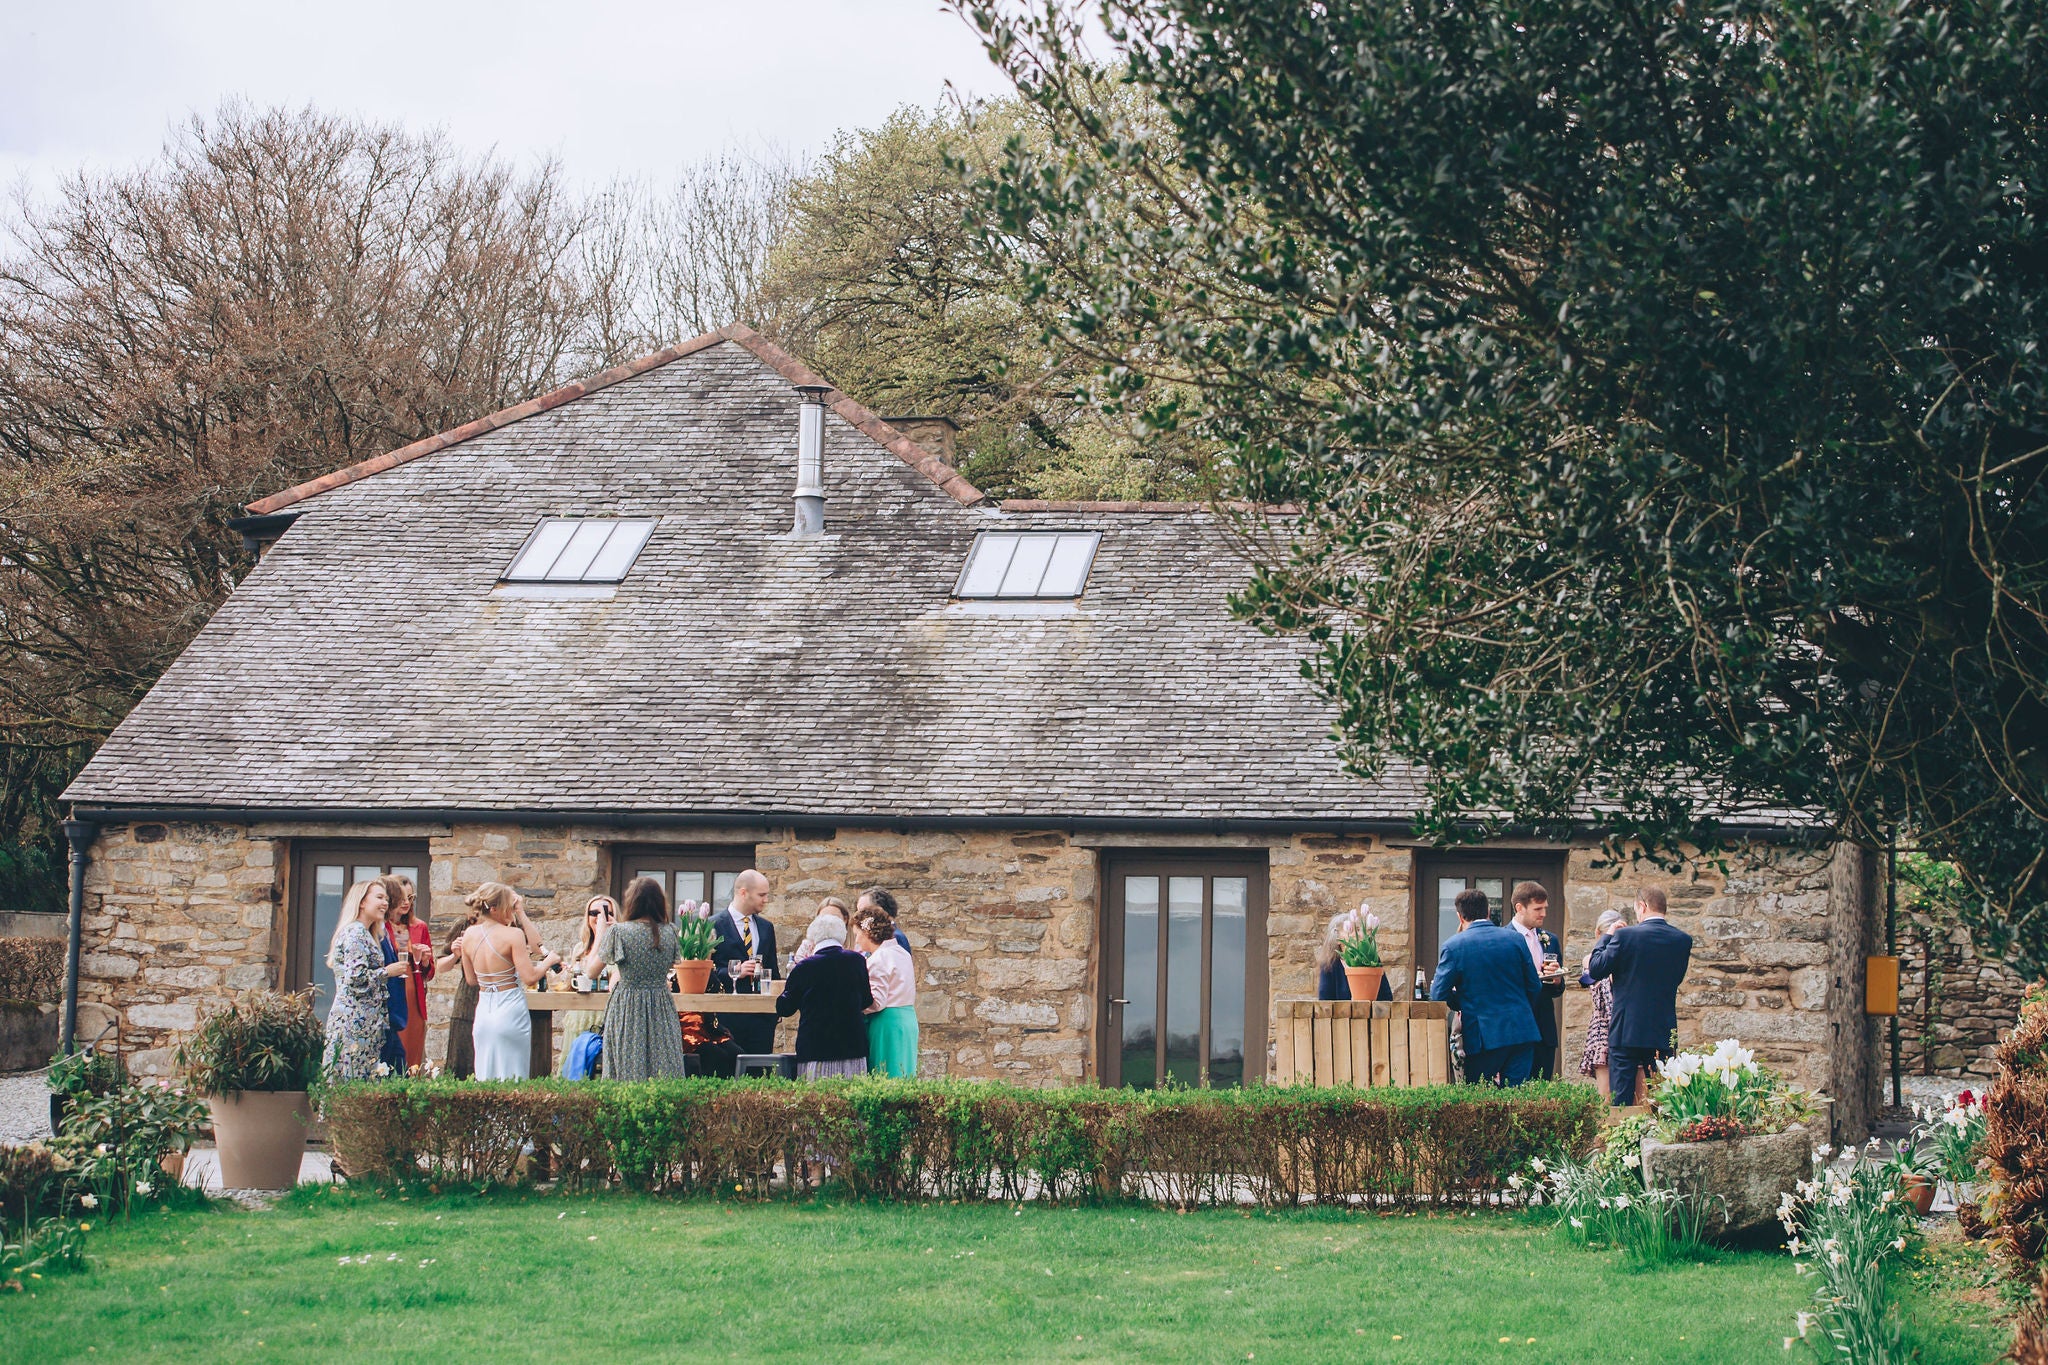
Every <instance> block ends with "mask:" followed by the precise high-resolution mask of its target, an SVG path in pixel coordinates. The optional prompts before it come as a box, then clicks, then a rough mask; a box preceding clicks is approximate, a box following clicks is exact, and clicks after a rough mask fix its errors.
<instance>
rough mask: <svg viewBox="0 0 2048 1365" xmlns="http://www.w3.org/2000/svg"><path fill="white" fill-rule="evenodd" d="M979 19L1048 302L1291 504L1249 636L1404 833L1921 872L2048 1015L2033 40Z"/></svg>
mask: <svg viewBox="0 0 2048 1365" xmlns="http://www.w3.org/2000/svg"><path fill="white" fill-rule="evenodd" d="M964 8H965V9H966V10H967V12H968V13H969V16H970V18H971V19H972V20H973V21H974V22H975V23H976V24H977V25H978V26H979V28H980V29H981V31H982V32H983V33H984V35H985V37H986V40H987V43H988V47H989V51H990V53H991V55H992V56H993V57H994V58H995V59H996V60H997V61H998V62H1000V63H1001V64H1002V65H1003V66H1004V67H1005V68H1006V70H1007V71H1008V72H1009V73H1010V75H1011V77H1012V78H1013V80H1014V81H1015V83H1016V85H1017V88H1018V90H1019V92H1020V94H1021V96H1022V97H1023V98H1025V99H1027V100H1028V101H1029V102H1031V103H1032V104H1033V105H1034V106H1035V107H1036V108H1038V109H1039V110H1040V111H1042V113H1043V115H1044V118H1045V121H1046V125H1047V127H1048V129H1049V130H1050V137H1049V139H1048V141H1046V142H1045V143H1044V144H1042V145H1034V144H1032V143H1030V142H1028V141H1026V140H1023V139H1013V140H1012V141H1011V142H1010V144H1009V145H1008V148H1007V150H1006V157H1005V160H1004V163H1003V164H1002V165H1001V166H1000V167H999V168H998V169H997V170H996V171H995V172H993V173H992V174H990V175H988V176H986V177H985V178H984V179H983V182H982V184H981V187H980V193H981V196H982V199H983V202H984V204H985V205H986V206H987V209H988V212H989V213H990V214H991V215H992V216H993V217H994V218H995V219H996V220H997V223H998V226H999V230H1000V231H1001V232H1003V233H1005V234H1007V235H1009V236H1010V237H1011V238H1013V239H1015V240H1017V241H1019V242H1021V243H1024V244H1026V250H1024V251H1023V252H1022V253H1021V255H1022V259H1023V260H1025V261H1026V263H1027V289H1028V290H1029V291H1030V292H1031V293H1033V294H1034V295H1037V296H1041V297H1043V298H1045V299H1046V300H1047V301H1048V305H1049V307H1050V309H1051V311H1052V314H1053V315H1054V316H1055V317H1056V318H1057V319H1058V320H1059V321H1060V324H1061V326H1062V327H1063V329H1064V330H1065V331H1066V333H1067V334H1068V336H1069V337H1070V338H1071V339H1072V340H1073V341H1074V343H1075V344H1076V345H1081V346H1087V347H1089V348H1092V349H1093V350H1095V351H1097V352H1098V353H1100V354H1102V355H1103V356H1104V357H1105V369H1104V374H1105V376H1106V378H1107V380H1108V381H1109V383H1110V385H1111V397H1112V398H1114V399H1115V400H1116V401H1117V402H1119V403H1121V404H1122V405H1124V406H1125V407H1126V408H1129V407H1131V406H1133V405H1147V404H1149V407H1147V409H1146V411H1147V416H1148V418H1149V420H1150V421H1151V422H1152V424H1154V425H1156V426H1159V427H1162V428H1173V429H1176V430H1181V431H1188V432H1193V433H1194V434H1196V435H1197V436H1198V437H1200V438H1202V439H1207V440H1214V441H1216V442H1218V443H1220V444H1221V445H1222V447H1223V448H1224V449H1225V451H1226V452H1227V456H1226V461H1227V471H1228V472H1227V476H1226V483H1227V485H1228V487H1229V490H1230V491H1231V492H1233V493H1235V494H1237V495H1239V496H1241V497H1244V498H1248V499H1252V500H1255V501H1258V502H1262V503H1285V504H1293V505H1295V506H1296V507H1298V509H1299V516H1298V518H1294V519H1292V520H1286V521H1282V522H1279V523H1278V524H1277V525H1275V524H1274V523H1272V522H1269V521H1267V520H1266V519H1258V520H1256V521H1254V520H1252V519H1247V522H1246V526H1245V530H1246V534H1247V536H1248V537H1249V538H1250V539H1251V543H1252V548H1253V549H1254V552H1255V555H1256V556H1257V558H1258V560H1259V562H1260V564H1261V568H1260V569H1259V571H1258V573H1257V575H1256V577H1255V578H1254V580H1253V582H1252V583H1251V585H1250V587H1249V588H1248V589H1247V590H1246V591H1245V592H1244V593H1243V594H1242V596H1241V598H1240V599H1239V601H1238V606H1239V608H1240V610H1241V611H1242V612H1243V614H1244V615H1246V616H1247V617H1249V618H1250V619H1252V620H1254V621H1256V622H1258V623H1259V624H1261V625H1262V626H1264V627H1267V628H1269V629H1273V630H1282V631H1299V632H1305V633H1306V634H1307V635H1309V636H1310V637H1311V638H1312V639H1313V640H1314V641H1315V642H1316V643H1317V644H1318V646H1319V648H1318V649H1317V650H1316V652H1315V655H1314V657H1313V660H1312V662H1311V664H1310V665H1309V668H1310V674H1311V676H1312V678H1313V679H1314V680H1315V682H1316V683H1317V684H1318V685H1319V686H1320V687H1321V688H1322V689H1323V690H1324V691H1325V692H1326V693H1327V694H1328V696H1329V697H1330V698H1331V699H1332V700H1333V701H1334V702H1335V704H1336V708H1337V717H1338V719H1337V724H1338V730H1339V734H1340V737H1341V739H1342V741H1343V743H1344V745H1345V750H1346V753H1347V756H1348V758H1349V760H1350V761H1351V762H1352V763H1353V764H1354V766H1355V767H1356V768H1357V769H1358V770H1360V771H1361V772H1367V773H1370V772H1373V771H1375V770H1377V769H1378V768H1380V767H1381V766H1382V765H1383V764H1385V763H1386V762H1387V761H1389V759H1392V758H1402V759H1408V760H1413V761H1417V762H1419V763H1421V764H1423V765H1425V767H1426V771H1427V784H1428V785H1427V810H1426V812H1425V814H1424V816H1423V818H1422V825H1423V828H1424V829H1425V830H1426V831H1427V832H1430V833H1433V834H1436V835H1439V836H1446V837H1451V836H1460V835H1464V836H1469V835H1470V834H1471V833H1472V832H1473V831H1474V830H1482V831H1483V830H1486V829H1492V828H1498V827H1500V826H1502V825H1504V824H1510V823H1511V824H1514V825H1518V826H1523V827H1528V828H1532V829H1534V830H1537V831H1540V832H1544V833H1551V834H1561V833H1563V832H1565V831H1566V830H1569V829H1574V828H1582V827H1584V826H1586V825H1588V824H1597V825H1599V826H1601V827H1603V828H1605V829H1608V830H1611V831H1612V832H1613V834H1614V836H1615V840H1616V844H1617V847H1619V845H1620V843H1621V842H1623V841H1640V842H1641V844H1642V845H1643V846H1645V847H1647V848H1648V849H1649V850H1651V851H1652V852H1653V854H1655V855H1657V856H1660V857H1664V858H1672V857H1675V856H1677V855H1678V854H1679V853H1680V852H1681V851H1682V850H1684V849H1686V848H1688V847H1699V846H1712V845H1714V844H1715V843H1717V842H1719V841H1724V840H1725V839H1726V838H1728V837H1729V832H1730V830H1731V827H1732V826H1734V825H1736V824H1737V823H1738V822H1741V821H1764V822H1776V823H1789V822H1797V821H1803V820H1807V819H1813V820H1817V821H1819V822H1820V823H1822V824H1825V825H1827V826H1830V827H1832V828H1833V829H1834V830H1835V831H1836V832H1838V833H1839V834H1840V835H1842V836H1844V837H1847V838H1850V839H1855V840H1860V841H1865V842H1871V843H1875V842H1881V841H1882V840H1884V839H1885V838H1886V837H1888V836H1889V835H1890V834H1891V833H1892V832H1893V831H1894V830H1904V831H1907V832H1908V834H1909V835H1910V837H1911V838H1912V839H1913V840H1914V841H1915V842H1917V843H1918V844H1919V845H1920V846H1922V847H1924V848H1926V849H1928V850H1929V851H1930V852H1931V853H1933V854H1934V855H1936V856H1938V857H1940V858H1943V859H1947V860H1950V861H1952V862H1954V863H1955V865H1956V866H1957V867H1958V868H1959V869H1961V871H1962V872H1963V874H1964V875H1965V876H1966V877H1967V878H1968V879H1969V882H1970V884H1971V886H1972V888H1973V891H1974V897H1973V899H1972V901H1971V906H1972V908H1971V911H1970V916H1969V918H1970V920H1971V928H1972V929H1973V930H1974V931H1975V932H1976V934H1977V940H1978V942H1979V943H1980V944H1983V945H1985V946H1986V947H1988V948H1991V949H1994V950H1997V949H2004V950H2006V951H2008V952H2009V953H2010V954H2011V956H2012V958H2013V960H2014V961H2015V962H2016V963H2018V964H2020V965H2022V966H2024V967H2026V968H2028V969H2030V970H2033V971H2040V970H2042V969H2043V968H2044V967H2048V909H2044V905H2048V867H2044V866H2043V857H2044V853H2043V850H2044V847H2048V747H2044V746H2048V615H2044V602H2043V586H2044V579H2048V489H2044V488H2043V476H2044V472H2048V404H2044V398H2043V392H2044V381H2048V362H2044V356H2043V351H2042V348H2041V344H2040V343H2041V337H2042V335H2043V331H2044V302H2048V297H2044V290H2048V241H2044V237H2043V231H2042V219H2041V200H2040V197H2039V196H2040V194H2041V187H2042V186H2043V185H2048V156H2044V149H2048V142H2044V130H2048V121H2044V120H2048V27H2044V22H2048V21H2044V10H2043V6H2042V5H2041V4H2040V3H2038V0H2009V2H2007V0H1950V2H1949V3H1911V2H1908V0H1888V2H1885V3H1870V0H1762V2H1759V3H1718V4H1708V5H1684V6H1680V5H1655V4H1642V3H1633V2H1632V0H1546V3H1542V4H1535V3H1528V2H1527V0H1474V2H1473V3H1460V4H1448V3H1430V2H1429V0H1332V3H1329V4H1324V5H1314V6H1310V5H1302V4H1300V3H1298V0H1233V3H1231V4H1227V5H1226V4H1218V3H1213V2H1211V3H1204V2H1203V0H1108V3H1106V4H1105V5H1103V7H1102V10H1101V18H1100V23H1099V26H1098V27H1097V29H1096V31H1097V32H1098V33H1101V32H1106V33H1107V34H1108V36H1109V40H1110V43H1111V44H1112V47H1113V49H1114V50H1113V52H1112V53H1110V54H1109V58H1108V60H1107V61H1102V60H1098V59H1096V58H1093V57H1091V55H1090V53H1089V51H1088V50H1087V42H1086V37H1085V35H1084V32H1083V29H1082V26H1081V24H1080V22H1079V20H1078V19H1077V17H1076V16H1075V15H1074V14H1072V13H1070V12H1069V11H1068V10H1066V9H1065V8H1063V7H1061V6H1060V5H1059V4H1058V3H1056V2H1055V3H1053V4H1052V5H1050V6H1049V7H1047V8H1043V9H1025V10H1018V9H1015V8H1013V7H1011V6H1008V5H1001V4H995V3H982V4H975V3H968V4H966V5H964ZM1112 81H1114V82H1120V83H1122V84H1124V85H1127V86H1130V87H1133V88H1135V89H1136V90H1138V91H1140V92H1142V94H1143V96H1144V97H1145V100H1146V102H1147V103H1148V104H1150V105H1152V106H1155V107H1156V108H1158V109H1159V110H1161V111H1163V115H1164V119H1165V121H1166V123H1167V124H1168V125H1169V127H1168V129H1167V131H1165V132H1163V133H1162V132H1161V131H1160V130H1158V129H1157V128H1156V127H1154V126H1148V125H1147V124H1146V123H1144V122H1143V121H1141V120H1138V119H1134V118H1131V117H1130V116H1129V115H1128V113H1127V112H1126V110H1127V108H1128V106H1127V105H1119V104H1117V103H1115V102H1112V101H1109V100H1106V99H1105V98H1104V94H1103V92H1104V90H1105V87H1106V86H1107V85H1108V84H1109V83H1110V82H1112ZM1168 209H1170V210H1171V211H1167V210H1168Z"/></svg>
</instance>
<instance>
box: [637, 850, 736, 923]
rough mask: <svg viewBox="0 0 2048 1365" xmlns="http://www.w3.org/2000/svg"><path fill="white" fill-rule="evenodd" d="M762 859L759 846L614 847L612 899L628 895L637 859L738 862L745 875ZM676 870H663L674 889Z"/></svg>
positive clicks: (707, 869) (692, 869) (708, 869)
mask: <svg viewBox="0 0 2048 1365" xmlns="http://www.w3.org/2000/svg"><path fill="white" fill-rule="evenodd" d="M759 856H760V855H759V846H758V845H756V844H706V843H689V844H655V843H631V844H613V845H612V847H611V857H612V869H611V877H610V885H611V889H612V890H611V895H612V899H613V900H615V901H616V900H618V899H619V898H620V897H621V896H624V895H625V894H626V883H627V881H628V880H630V879H629V878H628V876H627V873H628V871H629V870H630V868H631V864H632V863H633V862H634V861H636V860H638V861H641V862H653V861H657V860H665V861H669V862H678V863H687V862H702V863H718V862H737V863H741V864H743V866H741V867H738V868H734V869H732V870H733V871H737V872H743V871H745V870H746V869H747V868H750V867H755V866H758V863H759ZM677 870H678V869H676V868H673V867H670V868H664V869H663V871H665V872H667V873H669V884H670V885H671V886H673V885H674V884H675V873H676V871H677ZM681 870H682V871H685V872H705V873H710V872H722V871H725V870H726V869H724V868H712V867H702V868H697V867H686V868H683V869H681ZM670 899H671V900H673V899H674V897H673V896H671V897H670ZM669 911H670V913H674V911H675V906H674V905H670V906H669Z"/></svg>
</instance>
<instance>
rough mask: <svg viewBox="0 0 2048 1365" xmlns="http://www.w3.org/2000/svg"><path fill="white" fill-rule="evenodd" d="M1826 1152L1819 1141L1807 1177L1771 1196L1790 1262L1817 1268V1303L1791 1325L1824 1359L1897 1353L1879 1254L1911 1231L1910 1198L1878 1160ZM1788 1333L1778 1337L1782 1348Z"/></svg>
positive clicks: (1901, 1245) (1874, 1359)
mask: <svg viewBox="0 0 2048 1365" xmlns="http://www.w3.org/2000/svg"><path fill="white" fill-rule="evenodd" d="M1828 1154H1829V1149H1828V1148H1826V1147H1822V1148H1820V1149H1819V1150H1818V1151H1817V1152H1815V1153H1814V1157H1813V1160H1814V1174H1813V1179H1811V1180H1801V1181H1798V1182H1797V1184H1796V1190H1795V1191H1787V1192H1786V1193H1785V1195H1784V1196H1783V1197H1782V1198H1781V1199H1780V1200H1779V1201H1778V1221H1779V1222H1780V1223H1783V1224H1784V1225H1785V1232H1786V1234H1787V1236H1788V1239H1789V1240H1788V1241H1787V1243H1786V1249H1787V1250H1789V1251H1790V1252H1791V1253H1792V1262H1793V1268H1794V1269H1795V1270H1797V1271H1798V1273H1799V1274H1801V1275H1809V1274H1814V1275H1818V1276H1819V1283H1818V1284H1817V1285H1816V1286H1815V1288H1814V1292H1813V1297H1814V1302H1815V1304H1816V1306H1817V1308H1818V1310H1819V1311H1817V1312H1803V1311H1802V1312H1801V1313H1800V1314H1799V1316H1798V1319H1797V1321H1796V1323H1795V1326H1796V1327H1797V1328H1798V1333H1799V1336H1800V1338H1802V1339H1804V1340H1806V1341H1808V1342H1809V1343H1810V1344H1811V1345H1812V1346H1813V1348H1814V1350H1815V1352H1816V1353H1817V1354H1818V1355H1819V1356H1820V1357H1821V1358H1822V1359H1824V1360H1836V1359H1839V1358H1841V1357H1844V1356H1846V1357H1847V1358H1848V1359H1850V1360H1855V1361H1863V1362H1870V1365H1887V1363H1888V1362H1890V1361H1893V1360H1900V1359H1903V1358H1904V1356H1903V1353H1902V1347H1901V1345H1900V1341H1899V1324H1898V1320H1897V1318H1896V1317H1895V1316H1893V1314H1892V1313H1891V1312H1890V1311H1889V1306H1890V1279H1889V1276H1888V1275H1887V1273H1886V1270H1885V1262H1886V1261H1887V1260H1888V1259H1889V1258H1891V1257H1892V1256H1895V1255H1898V1254H1900V1253H1902V1252H1904V1251H1905V1250H1906V1248H1907V1246H1908V1245H1910V1244H1911V1242H1912V1240H1913V1239H1914V1238H1915V1237H1916V1236H1918V1227H1917V1224H1916V1223H1915V1221H1914V1218H1913V1209H1912V1205H1910V1204H1908V1203H1907V1202H1906V1201H1905V1200H1903V1199H1901V1198H1900V1197H1899V1191H1898V1181H1897V1178H1896V1176H1895V1175H1894V1174H1893V1173H1892V1171H1891V1170H1889V1169H1888V1168H1887V1167H1885V1166H1884V1165H1881V1164H1879V1163H1878V1162H1876V1161H1861V1160H1859V1159H1858V1156H1857V1152H1856V1150H1855V1149H1854V1148H1853V1147H1852V1148H1848V1149H1846V1150H1844V1151H1843V1153H1842V1156H1841V1159H1840V1160H1839V1161H1838V1162H1837V1163H1835V1164H1833V1165H1830V1164H1828V1162H1827V1157H1828ZM1816 1326H1818V1327H1819V1328H1820V1331H1819V1332H1818V1333H1816V1332H1815V1331H1814V1330H1813V1329H1814V1328H1815V1327H1816ZM1792 1341H1793V1338H1791V1337H1787V1338H1786V1339H1785V1346H1786V1348H1787V1349H1790V1347H1791V1345H1792Z"/></svg>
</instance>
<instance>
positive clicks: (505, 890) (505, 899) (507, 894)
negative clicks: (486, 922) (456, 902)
mask: <svg viewBox="0 0 2048 1365" xmlns="http://www.w3.org/2000/svg"><path fill="white" fill-rule="evenodd" d="M518 899H519V893H518V892H517V891H514V890H513V889H512V888H511V887H509V886H507V885H505V883H503V882H484V883H482V884H480V885H479V886H478V887H477V889H476V890H474V891H472V892H470V893H469V894H468V895H467V896H464V897H463V898H462V903H463V904H464V905H466V906H468V907H469V908H470V909H472V910H474V911H476V912H477V914H478V915H490V914H493V913H495V912H497V911H499V910H509V909H511V908H512V904H513V902H515V901H517V900H518Z"/></svg>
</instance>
